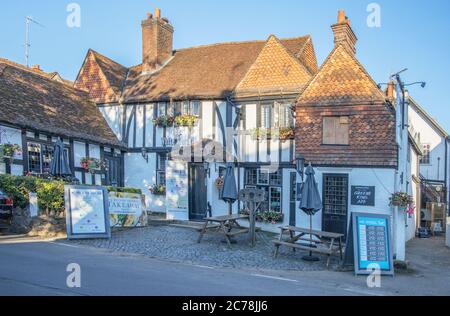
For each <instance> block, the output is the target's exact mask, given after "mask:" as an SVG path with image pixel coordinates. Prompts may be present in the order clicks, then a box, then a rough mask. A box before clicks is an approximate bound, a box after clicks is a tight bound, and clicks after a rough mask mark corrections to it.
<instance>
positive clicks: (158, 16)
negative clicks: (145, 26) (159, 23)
mask: <svg viewBox="0 0 450 316" xmlns="http://www.w3.org/2000/svg"><path fill="white" fill-rule="evenodd" d="M155 18H157V19H158V20H159V19H161V9H159V8H156V9H155Z"/></svg>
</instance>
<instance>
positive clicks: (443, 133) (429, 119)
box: [408, 96, 449, 138]
mask: <svg viewBox="0 0 450 316" xmlns="http://www.w3.org/2000/svg"><path fill="white" fill-rule="evenodd" d="M408 99H409V102H410V104H411V105H412V106H413V107H414V108H415V109H416V110H417V112H418V113H419V115H421V116H422V117H423V118H424V119H425V120H426V121H427V122H428V124H430V125H431V126H432V127H433V128H434V129H435V130H436V131H437V132H439V133H440V134H441V136H442V137H445V138H448V137H449V135H448V133H447V131H446V130H445V129H444V128H443V127H442V126H441V125H440V124H439V123H438V121H436V120H435V119H434V118H433V117H432V116H431V115H430V114H428V112H427V111H426V110H425V109H424V108H423V107H421V106H420V104H419V103H417V101H416V100H414V99H413V98H412V97H411V96H409V97H408Z"/></svg>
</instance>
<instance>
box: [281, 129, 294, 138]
mask: <svg viewBox="0 0 450 316" xmlns="http://www.w3.org/2000/svg"><path fill="white" fill-rule="evenodd" d="M290 139H295V129H294V128H292V127H289V128H282V129H280V140H281V141H287V140H290Z"/></svg>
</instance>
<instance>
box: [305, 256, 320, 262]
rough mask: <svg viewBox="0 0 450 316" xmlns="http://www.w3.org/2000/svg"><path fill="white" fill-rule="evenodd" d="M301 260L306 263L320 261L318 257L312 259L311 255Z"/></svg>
mask: <svg viewBox="0 0 450 316" xmlns="http://www.w3.org/2000/svg"><path fill="white" fill-rule="evenodd" d="M302 259H303V260H304V261H307V262H318V261H320V259H319V258H318V257H314V256H313V255H309V256H304V257H303V258H302Z"/></svg>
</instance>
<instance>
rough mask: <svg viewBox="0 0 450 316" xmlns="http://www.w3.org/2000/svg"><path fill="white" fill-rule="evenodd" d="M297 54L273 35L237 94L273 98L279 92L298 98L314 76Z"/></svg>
mask: <svg viewBox="0 0 450 316" xmlns="http://www.w3.org/2000/svg"><path fill="white" fill-rule="evenodd" d="M297 54H301V52H299V53H297ZM297 54H294V53H293V52H292V50H290V49H288V48H287V47H286V46H284V45H283V44H282V43H281V42H280V41H279V40H278V39H277V38H276V37H275V36H274V35H271V36H270V37H269V39H268V40H267V42H266V44H265V45H264V47H263V48H262V50H261V52H260V53H259V55H258V57H257V59H256V61H255V62H254V63H253V64H252V66H251V67H250V69H249V70H248V71H247V73H246V75H245V77H244V78H243V79H242V81H241V82H240V83H239V84H238V86H237V87H236V91H235V92H236V94H237V95H243V94H250V95H252V94H253V95H254V94H273V93H276V92H278V91H280V92H287V93H293V94H298V93H299V92H300V91H301V90H302V88H303V87H304V86H305V84H306V83H308V82H309V81H310V80H311V78H312V75H313V74H312V73H311V71H310V70H309V69H308V68H307V67H306V66H305V65H304V64H303V63H302V62H301V61H300V60H299V58H298V57H297Z"/></svg>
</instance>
